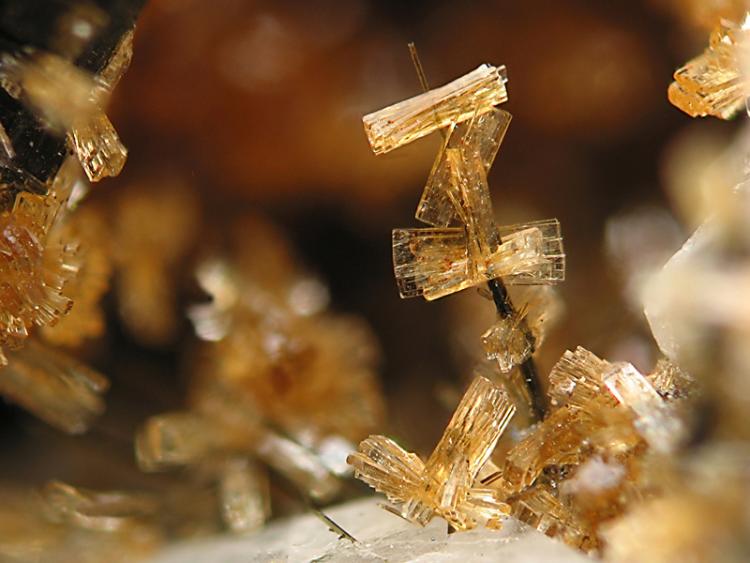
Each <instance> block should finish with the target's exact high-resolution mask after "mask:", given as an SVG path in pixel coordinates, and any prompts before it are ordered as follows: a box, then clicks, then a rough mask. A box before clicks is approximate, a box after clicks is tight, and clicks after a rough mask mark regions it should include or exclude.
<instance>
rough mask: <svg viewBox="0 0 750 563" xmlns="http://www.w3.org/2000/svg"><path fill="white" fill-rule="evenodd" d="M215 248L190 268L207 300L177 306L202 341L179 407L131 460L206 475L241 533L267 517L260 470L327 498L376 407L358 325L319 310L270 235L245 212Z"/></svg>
mask: <svg viewBox="0 0 750 563" xmlns="http://www.w3.org/2000/svg"><path fill="white" fill-rule="evenodd" d="M227 247H228V249H227V251H226V252H225V253H217V254H215V255H209V256H206V257H205V259H204V260H202V261H201V262H200V263H199V265H198V267H197V278H198V283H199V285H200V287H201V288H202V289H203V290H204V291H205V292H206V293H207V294H208V295H209V296H210V297H211V299H212V300H211V302H210V303H206V304H199V305H195V306H193V307H192V308H191V309H190V311H189V316H190V318H191V320H192V321H193V325H194V327H195V331H196V333H197V335H198V337H199V338H200V340H201V341H202V343H201V344H200V346H199V347H198V349H197V350H196V351H195V354H194V358H193V362H192V371H193V376H192V382H191V385H190V392H189V405H188V408H187V409H186V410H183V411H180V412H171V413H165V414H162V415H158V416H155V417H153V418H151V419H149V420H148V421H147V422H146V423H145V425H144V426H143V427H142V429H141V430H140V431H139V433H138V435H137V438H136V456H137V459H138V463H139V465H140V466H141V468H142V469H144V470H146V471H158V470H165V469H168V468H173V467H179V466H187V467H188V468H190V469H191V470H192V471H195V472H209V474H210V475H211V476H212V477H211V480H212V481H213V483H215V484H216V488H215V490H216V495H217V497H218V498H217V503H218V504H219V506H220V507H221V512H222V515H223V519H224V522H225V524H226V526H227V527H228V528H230V529H232V530H235V531H248V530H252V529H255V528H257V527H258V526H260V525H262V524H263V523H264V522H265V520H266V518H267V517H268V516H269V506H270V504H269V498H270V497H269V494H270V489H269V484H268V475H267V472H268V468H270V469H271V470H272V471H273V472H274V473H276V474H277V475H280V476H281V477H282V478H283V480H284V481H285V482H288V483H289V484H290V486H291V487H292V489H295V490H298V491H299V493H300V494H301V495H302V496H303V497H306V498H309V499H311V500H312V501H313V502H319V501H327V500H330V499H332V498H333V497H334V496H336V495H337V494H338V493H339V491H340V490H341V484H342V483H341V481H340V479H339V477H342V476H344V475H346V474H348V472H349V469H348V467H347V465H346V455H347V454H348V452H349V451H351V449H353V446H352V445H351V444H352V442H351V441H356V440H359V439H361V438H362V437H363V436H365V435H367V433H368V432H370V431H371V430H372V429H374V428H375V427H376V426H377V425H378V424H379V423H380V421H381V416H382V404H381V398H380V393H379V389H378V383H377V380H376V372H375V364H376V363H377V357H378V351H377V346H376V344H375V342H374V340H373V337H372V336H371V334H370V332H369V330H368V329H367V327H366V326H365V325H363V323H362V322H361V321H360V320H359V319H356V318H352V317H346V316H342V315H337V314H333V313H331V312H329V311H327V306H328V291H327V289H326V287H325V286H324V285H323V284H321V282H320V281H318V280H317V279H315V278H313V277H311V276H309V275H308V274H306V273H304V272H301V271H300V270H299V268H298V266H297V265H296V260H295V258H294V257H293V256H292V254H291V253H290V251H289V248H288V247H287V244H286V242H285V241H284V239H283V238H282V237H281V236H280V234H279V233H278V232H277V231H276V230H275V229H274V228H272V227H271V226H270V225H268V224H267V223H265V222H263V221H261V220H260V219H258V218H255V217H248V218H246V219H243V220H241V221H239V222H238V223H237V225H235V227H234V229H233V234H232V236H230V242H229V243H228V245H227Z"/></svg>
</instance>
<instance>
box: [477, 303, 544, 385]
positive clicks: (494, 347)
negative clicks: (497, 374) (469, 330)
mask: <svg viewBox="0 0 750 563" xmlns="http://www.w3.org/2000/svg"><path fill="white" fill-rule="evenodd" d="M522 321H523V317H522V316H521V315H518V314H516V315H513V316H510V317H505V318H499V319H498V320H497V321H496V322H495V324H493V325H492V326H491V327H490V328H489V329H487V331H486V332H485V333H484V334H483V335H482V345H483V346H484V351H485V354H486V355H487V358H488V359H490V360H495V361H496V362H497V364H498V366H499V368H500V371H501V372H503V373H507V372H509V371H510V370H511V369H513V367H514V366H517V365H519V364H521V363H522V362H523V361H525V360H526V359H527V358H529V357H530V356H531V354H532V353H533V351H534V345H533V343H532V341H531V339H530V338H529V335H528V334H527V332H526V330H525V329H524V326H523V324H522Z"/></svg>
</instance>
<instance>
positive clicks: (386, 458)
mask: <svg viewBox="0 0 750 563" xmlns="http://www.w3.org/2000/svg"><path fill="white" fill-rule="evenodd" d="M514 412H515V407H514V406H513V405H512V404H511V403H510V401H509V400H508V397H507V395H506V394H505V392H504V391H503V390H502V389H501V388H500V387H498V386H497V385H495V384H494V383H492V382H490V381H489V380H487V379H485V378H483V377H476V378H475V379H474V381H473V382H472V384H471V385H470V387H469V389H468V390H467V391H466V394H465V395H464V397H463V398H462V399H461V402H460V403H459V405H458V407H457V408H456V411H455V413H454V415H453V417H452V418H451V421H450V422H449V423H448V426H447V428H446V429H445V432H444V433H443V436H442V438H441V439H440V442H439V443H438V445H437V446H436V447H435V450H434V451H433V453H432V455H431V456H430V458H429V459H428V460H427V462H426V463H425V464H423V463H422V461H421V460H420V459H419V458H418V457H417V456H415V455H414V454H410V453H407V452H406V451H404V450H403V449H402V448H401V447H399V446H398V445H397V444H396V443H395V442H393V441H392V440H389V439H388V438H385V437H383V436H371V437H370V438H368V439H367V440H365V441H363V442H362V443H361V444H360V447H359V452H358V453H355V454H352V455H351V456H349V459H348V462H349V463H350V464H351V465H352V466H353V467H354V472H355V476H357V477H358V478H360V479H362V480H363V481H365V482H366V483H367V484H368V485H370V486H371V487H373V488H375V489H376V490H377V491H379V492H382V493H384V494H385V495H386V496H387V497H388V499H389V500H391V501H392V502H394V503H395V504H397V505H398V506H399V509H400V512H401V514H402V516H403V517H404V518H406V519H408V520H411V521H413V522H416V523H418V524H421V525H424V524H426V523H427V522H429V521H430V520H431V519H432V517H433V516H434V515H435V514H438V515H440V516H441V517H442V518H444V519H445V520H447V521H448V522H449V523H450V524H451V525H452V526H453V527H454V528H456V529H459V530H465V529H470V528H473V527H475V526H476V525H477V523H478V521H479V520H484V521H486V523H488V524H489V525H490V526H497V524H498V521H499V519H500V518H501V517H502V516H503V515H505V514H507V512H508V507H507V505H506V504H505V503H503V502H502V501H501V498H500V496H499V495H498V493H497V491H491V490H488V489H487V488H484V487H481V486H480V487H476V488H475V487H474V483H475V480H476V477H477V475H478V474H479V471H480V469H481V468H482V466H483V465H484V464H485V463H486V462H487V460H488V459H489V456H490V454H491V453H492V450H493V449H494V448H495V445H496V444H497V441H498V439H499V438H500V435H501V434H502V433H503V431H504V430H505V428H506V426H507V425H508V422H509V421H510V418H511V417H512V416H513V414H514Z"/></svg>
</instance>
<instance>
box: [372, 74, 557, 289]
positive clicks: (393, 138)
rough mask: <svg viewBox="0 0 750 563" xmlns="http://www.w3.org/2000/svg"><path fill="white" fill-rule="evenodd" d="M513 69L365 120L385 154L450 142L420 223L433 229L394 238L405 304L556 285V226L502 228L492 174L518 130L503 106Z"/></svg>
mask: <svg viewBox="0 0 750 563" xmlns="http://www.w3.org/2000/svg"><path fill="white" fill-rule="evenodd" d="M506 83H507V77H506V75H505V67H499V68H496V67H492V66H489V65H482V66H480V67H479V68H478V69H476V70H475V71H473V72H470V73H469V74H467V75H465V76H463V77H461V78H459V79H457V80H454V81H453V82H450V83H449V84H446V85H445V86H442V87H440V88H436V89H434V90H430V91H428V92H425V93H423V94H421V95H419V96H416V97H414V98H411V99H409V100H406V101H403V102H399V103H397V104H394V105H392V106H389V107H387V108H385V109H382V110H380V111H377V112H375V113H371V114H368V115H366V116H365V117H364V118H363V122H364V124H365V131H366V132H367V135H368V139H369V141H370V145H371V146H372V149H373V151H374V152H375V153H376V154H381V153H386V152H388V151H391V150H393V149H396V148H398V147H400V146H403V145H405V144H406V143H409V142H411V141H414V140H415V139H418V138H420V137H423V136H425V135H428V134H429V133H432V132H434V131H438V130H439V131H440V132H441V133H442V134H443V137H444V142H443V144H442V147H441V149H440V152H439V153H438V156H437V158H436V159H435V162H434V164H433V166H432V170H431V172H430V176H429V178H428V180H427V184H426V185H425V188H424V192H423V194H422V198H421V199H420V201H419V205H418V207H417V212H416V218H417V219H418V220H420V221H422V222H423V223H426V224H428V225H430V227H428V228H419V229H395V230H394V231H393V265H394V272H395V275H396V281H397V284H398V288H399V293H400V294H401V296H402V297H415V296H423V297H424V298H425V299H427V300H433V299H438V298H440V297H443V296H446V295H450V294H452V293H455V292H457V291H461V290H463V289H466V288H467V287H472V286H476V285H479V284H482V283H484V282H487V281H489V280H492V279H496V278H503V279H504V280H506V282H507V283H511V284H512V283H519V284H523V283H532V284H539V283H556V282H558V281H561V280H562V279H564V276H565V255H564V253H563V250H562V239H561V237H560V226H559V223H558V222H557V221H556V220H549V221H539V222H535V223H530V224H527V225H513V226H509V227H499V226H498V225H497V224H496V223H495V218H494V213H493V210H492V202H491V199H490V190H489V185H488V183H487V173H488V172H489V169H490V167H491V166H492V163H493V161H494V160H495V156H496V155H497V151H498V149H499V147H500V144H501V143H502V141H503V138H504V137H505V133H506V131H507V130H508V126H509V125H510V120H511V115H510V114H509V113H508V112H506V111H503V110H501V109H498V108H496V107H495V106H496V105H498V104H500V103H502V102H505V101H507V99H508V94H507V90H506V87H505V85H506Z"/></svg>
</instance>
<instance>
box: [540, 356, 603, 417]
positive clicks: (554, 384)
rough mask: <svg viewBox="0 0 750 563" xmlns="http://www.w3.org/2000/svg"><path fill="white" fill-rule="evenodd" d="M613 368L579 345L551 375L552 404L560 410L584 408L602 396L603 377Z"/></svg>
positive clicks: (561, 361)
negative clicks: (587, 403)
mask: <svg viewBox="0 0 750 563" xmlns="http://www.w3.org/2000/svg"><path fill="white" fill-rule="evenodd" d="M609 367H610V363H609V362H607V361H606V360H602V359H600V358H598V357H597V356H596V355H595V354H593V353H591V352H589V351H588V350H586V349H585V348H583V347H581V346H579V347H578V348H576V350H575V351H573V352H571V351H570V350H566V351H565V353H564V354H563V356H562V357H561V358H560V360H558V362H557V363H556V364H555V365H554V367H553V368H552V371H550V374H549V397H550V402H551V403H552V404H553V405H554V406H557V407H562V406H564V405H568V404H569V405H570V406H571V407H572V408H582V406H583V405H585V404H586V402H587V401H589V400H591V399H593V398H594V397H596V396H598V395H599V394H600V390H601V385H602V381H601V378H602V375H603V373H604V372H605V371H607V370H608V369H609Z"/></svg>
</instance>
